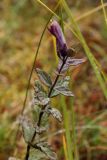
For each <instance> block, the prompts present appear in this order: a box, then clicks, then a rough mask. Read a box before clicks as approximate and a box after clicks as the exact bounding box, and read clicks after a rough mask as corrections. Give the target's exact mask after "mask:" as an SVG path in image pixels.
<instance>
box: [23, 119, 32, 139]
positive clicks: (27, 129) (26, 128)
mask: <svg viewBox="0 0 107 160" xmlns="http://www.w3.org/2000/svg"><path fill="white" fill-rule="evenodd" d="M21 125H22V129H23V135H24V139H25V142H30V141H31V139H32V136H33V134H34V132H35V128H34V126H33V124H32V122H31V121H30V120H29V119H27V118H25V117H22V123H21Z"/></svg>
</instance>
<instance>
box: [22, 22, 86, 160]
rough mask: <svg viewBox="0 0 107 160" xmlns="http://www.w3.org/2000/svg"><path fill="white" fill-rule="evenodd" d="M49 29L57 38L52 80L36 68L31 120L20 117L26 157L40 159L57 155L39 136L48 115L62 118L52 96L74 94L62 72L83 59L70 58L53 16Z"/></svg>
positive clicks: (45, 128) (44, 127)
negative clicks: (55, 62)
mask: <svg viewBox="0 0 107 160" xmlns="http://www.w3.org/2000/svg"><path fill="white" fill-rule="evenodd" d="M48 30H49V31H50V33H51V34H52V35H53V36H54V37H55V38H56V46H57V54H58V57H59V64H58V67H57V73H56V77H55V79H54V80H52V79H51V77H50V75H48V74H47V73H46V72H45V71H43V70H41V69H39V68H36V69H35V71H36V73H37V75H38V78H39V80H40V81H38V80H36V82H35V87H34V99H33V113H35V116H34V123H33V122H31V120H28V118H25V117H24V118H23V120H22V128H23V135H24V139H25V142H26V143H27V151H26V156H25V160H28V159H29V160H33V159H37V160H41V159H44V158H46V159H51V160H56V159H57V156H56V154H55V152H53V150H52V148H51V147H50V145H49V144H48V143H47V142H45V141H43V140H42V136H43V135H44V134H45V133H47V130H48V125H49V121H48V119H49V116H50V115H52V116H53V117H54V118H55V119H56V120H58V121H59V122H61V121H62V115H61V113H60V111H59V110H58V109H56V108H54V107H52V105H51V99H52V98H53V97H55V96H58V95H59V94H62V95H64V96H74V94H73V93H72V92H71V91H70V90H69V87H68V85H69V80H70V77H69V76H66V74H64V73H65V72H66V71H67V70H68V69H69V67H70V66H72V65H73V66H77V65H79V64H81V63H83V62H85V58H83V59H75V58H73V56H72V55H73V52H74V50H73V49H72V48H71V49H69V48H68V46H67V43H66V40H65V37H64V34H63V32H62V29H61V27H60V25H59V24H58V22H57V21H55V20H54V21H53V22H52V23H51V25H50V27H49V28H48ZM62 74H64V75H65V76H63V77H61V76H60V75H62ZM44 86H45V87H44Z"/></svg>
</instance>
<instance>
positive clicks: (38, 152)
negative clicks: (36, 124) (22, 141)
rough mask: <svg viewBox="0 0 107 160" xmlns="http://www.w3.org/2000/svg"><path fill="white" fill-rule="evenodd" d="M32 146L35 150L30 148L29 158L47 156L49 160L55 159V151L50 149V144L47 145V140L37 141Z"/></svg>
mask: <svg viewBox="0 0 107 160" xmlns="http://www.w3.org/2000/svg"><path fill="white" fill-rule="evenodd" d="M32 147H33V148H35V150H34V149H32V151H31V154H30V158H29V159H30V160H33V159H36V160H42V159H47V158H48V159H50V160H56V159H57V156H56V153H55V152H54V151H53V150H52V149H51V147H50V145H48V143H47V142H39V143H37V144H35V145H33V146H32Z"/></svg>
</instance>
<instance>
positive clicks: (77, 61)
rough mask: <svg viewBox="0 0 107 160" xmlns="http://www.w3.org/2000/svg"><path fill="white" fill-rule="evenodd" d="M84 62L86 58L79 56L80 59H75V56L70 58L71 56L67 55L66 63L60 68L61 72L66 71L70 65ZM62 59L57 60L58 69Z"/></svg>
mask: <svg viewBox="0 0 107 160" xmlns="http://www.w3.org/2000/svg"><path fill="white" fill-rule="evenodd" d="M84 62H86V58H81V59H76V58H71V57H68V59H67V61H66V63H65V64H64V66H63V68H62V70H61V73H64V72H66V71H67V70H68V69H69V67H70V66H77V65H80V64H81V63H84ZM62 63H63V62H62V60H60V61H59V64H58V69H57V70H59V68H60V67H61V65H62Z"/></svg>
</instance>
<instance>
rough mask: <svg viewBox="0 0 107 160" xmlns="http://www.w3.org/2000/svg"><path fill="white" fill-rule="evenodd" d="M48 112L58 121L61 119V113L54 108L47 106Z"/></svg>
mask: <svg viewBox="0 0 107 160" xmlns="http://www.w3.org/2000/svg"><path fill="white" fill-rule="evenodd" d="M48 113H50V114H51V115H52V116H53V117H54V118H56V119H57V120H58V121H59V122H61V121H62V114H61V113H60V111H59V110H58V109H56V108H49V109H48Z"/></svg>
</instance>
